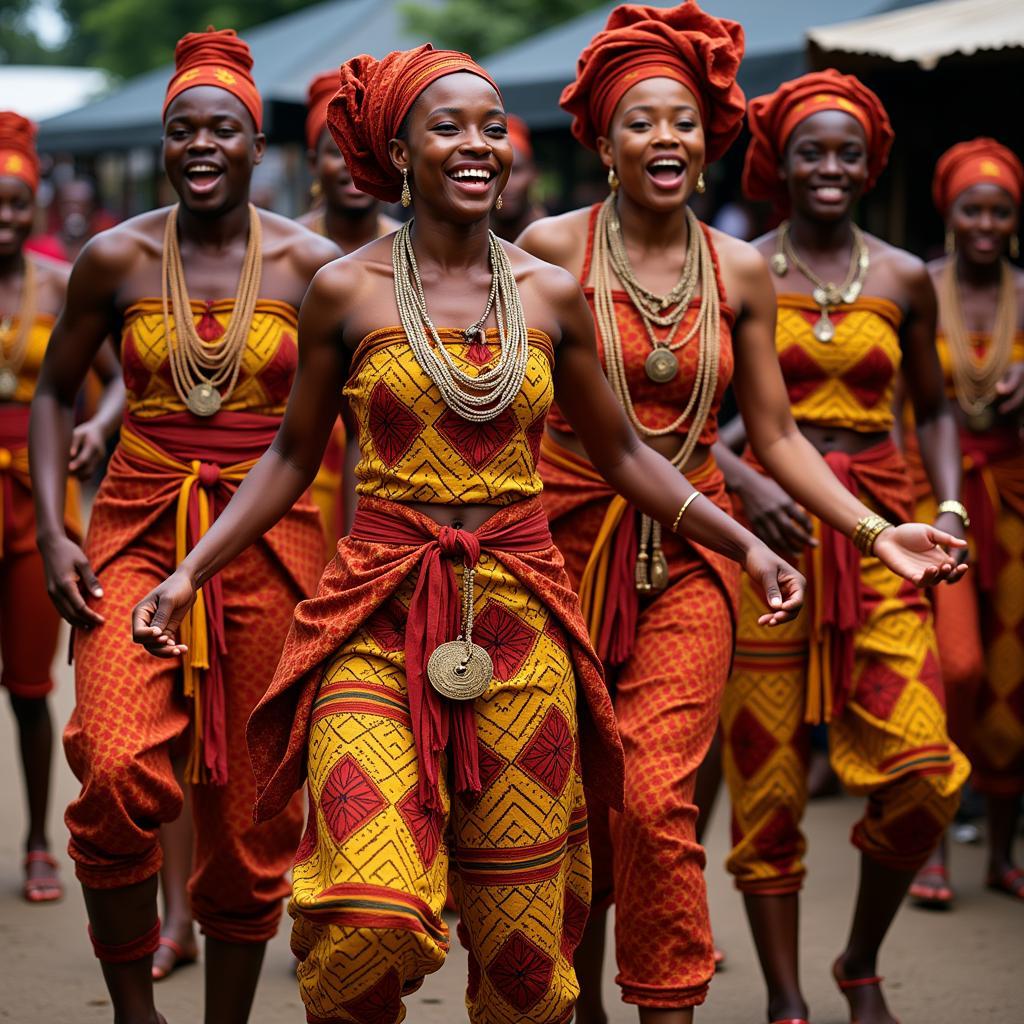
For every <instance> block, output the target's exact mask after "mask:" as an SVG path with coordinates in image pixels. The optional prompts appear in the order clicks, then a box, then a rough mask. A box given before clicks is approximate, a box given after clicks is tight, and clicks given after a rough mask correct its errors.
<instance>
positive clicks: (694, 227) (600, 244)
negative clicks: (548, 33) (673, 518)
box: [593, 195, 721, 592]
mask: <svg viewBox="0 0 1024 1024" xmlns="http://www.w3.org/2000/svg"><path fill="white" fill-rule="evenodd" d="M686 226H687V232H688V239H687V250H686V252H687V255H686V263H685V265H684V266H683V271H682V274H681V275H680V277H679V281H678V282H677V283H676V285H675V286H674V287H673V288H672V291H670V292H669V293H668V294H667V295H656V294H655V293H654V292H651V291H650V290H648V289H647V288H644V286H643V285H641V284H640V282H639V281H638V280H637V279H636V274H635V273H634V272H633V268H632V265H631V264H630V262H629V255H628V254H627V252H626V246H625V241H624V239H623V238H622V226H621V224H620V222H619V216H618V212H617V211H616V209H615V197H614V195H610V196H609V197H608V198H607V199H606V200H605V201H604V203H603V204H602V206H601V209H600V210H599V211H598V216H597V224H596V226H595V231H594V260H593V266H594V312H595V319H596V320H597V329H598V331H599V332H600V334H601V344H602V347H603V349H604V356H605V367H606V373H607V376H608V381H609V383H610V384H611V386H612V390H613V391H614V392H615V394H616V396H617V397H618V399H619V402H620V403H621V404H622V407H623V408H624V409H625V410H626V415H627V416H628V417H629V420H630V422H631V423H632V424H633V426H634V427H635V428H636V431H637V433H639V434H640V435H641V437H664V436H666V435H668V434H674V433H677V432H678V431H679V429H680V427H682V426H683V424H684V423H686V421H687V420H690V426H689V429H688V430H687V433H686V436H685V438H684V439H683V442H682V444H681V445H680V446H679V450H678V451H677V452H676V453H675V455H674V456H673V457H672V460H671V461H672V465H674V466H675V467H676V468H677V469H682V467H683V466H684V465H686V463H687V461H688V460H689V458H690V456H691V455H692V454H693V453H694V451H695V450H696V448H697V444H698V442H699V440H700V435H701V432H702V431H703V429H704V425H705V423H707V419H708V415H709V413H710V412H711V406H712V404H713V403H714V399H715V389H716V387H717V384H718V363H719V356H720V346H721V339H720V333H719V332H720V328H721V308H720V303H719V298H718V281H717V279H716V277H715V264H714V260H713V258H712V255H711V246H710V245H709V244H708V240H707V236H706V235H705V234H704V231H703V229H702V228H701V225H700V221H699V220H697V217H696V216H695V215H694V213H693V211H692V210H690V209H689V208H687V210H686ZM613 277H617V278H618V280H619V281H620V282H621V283H622V286H623V288H624V289H625V291H626V294H627V295H628V296H629V298H630V301H631V302H632V303H633V306H634V307H635V309H636V310H637V312H638V313H639V314H640V317H641V319H642V320H643V323H644V327H645V329H646V331H647V337H648V339H649V341H650V342H651V349H652V350H651V353H650V355H648V357H647V359H646V360H645V363H644V369H645V371H646V373H647V376H648V377H649V378H650V379H651V380H652V381H654V382H655V383H667V382H668V381H670V380H672V379H673V378H674V377H675V376H676V374H677V373H678V372H679V361H678V359H677V357H676V355H675V353H676V352H677V351H678V350H679V349H681V348H682V347H683V346H684V345H686V344H687V343H688V342H690V341H691V340H692V339H693V338H694V337H696V338H697V345H698V348H697V365H696V373H695V376H694V382H693V388H692V389H691V391H690V397H689V399H688V400H687V403H686V406H685V407H684V408H683V410H682V412H681V413H680V414H679V415H678V416H677V417H676V419H675V420H674V421H673V422H672V423H670V424H669V425H668V426H666V427H649V426H648V425H647V424H645V423H644V422H643V421H642V420H641V419H640V417H639V415H638V414H637V411H636V408H635V406H634V405H633V398H632V396H631V395H630V392H629V380H628V378H627V376H626V365H625V360H624V358H623V354H622V337H621V335H620V334H619V324H618V320H617V318H616V316H615V299H614V296H613ZM698 286H699V287H700V308H699V309H698V311H697V316H696V318H695V319H694V322H693V324H692V325H691V326H690V329H689V330H688V331H687V332H686V334H685V335H684V336H683V338H682V339H680V340H679V341H675V340H674V339H675V336H676V334H677V333H678V330H679V325H680V324H681V323H682V320H683V318H684V317H685V316H686V313H687V310H688V309H689V306H690V303H691V301H692V299H693V297H694V293H695V292H696V289H697V287H698ZM666 310H667V312H665V311H666ZM656 327H657V328H661V329H664V328H668V334H667V335H665V336H663V337H659V336H658V335H657V334H656V333H655V328H656ZM691 417H692V418H691ZM635 583H636V589H637V590H638V591H640V592H646V591H652V590H654V591H657V590H664V589H665V587H666V586H668V560H667V559H666V558H665V554H664V552H663V551H662V548H661V524H660V523H657V522H655V521H654V520H652V519H651V518H650V516H646V515H642V516H641V517H640V545H639V550H638V554H637V563H636V574H635Z"/></svg>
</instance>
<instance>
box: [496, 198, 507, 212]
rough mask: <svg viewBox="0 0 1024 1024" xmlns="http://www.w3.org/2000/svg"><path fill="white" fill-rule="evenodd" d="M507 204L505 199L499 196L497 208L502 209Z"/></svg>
mask: <svg viewBox="0 0 1024 1024" xmlns="http://www.w3.org/2000/svg"><path fill="white" fill-rule="evenodd" d="M504 205H505V200H504V199H502V198H501V196H498V201H497V202H496V203H495V204H494V208H495V209H496V210H500V209H501V208H502V207H503V206H504Z"/></svg>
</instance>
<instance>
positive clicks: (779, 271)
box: [768, 252, 789, 277]
mask: <svg viewBox="0 0 1024 1024" xmlns="http://www.w3.org/2000/svg"><path fill="white" fill-rule="evenodd" d="M768 264H769V266H770V267H771V268H772V273H773V274H775V276H776V277H785V276H786V272H787V271H788V270H789V260H787V259H786V254H785V253H784V252H777V253H775V254H774V255H773V256H772V258H771V259H770V260H769V261H768Z"/></svg>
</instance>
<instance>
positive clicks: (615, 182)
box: [608, 167, 619, 192]
mask: <svg viewBox="0 0 1024 1024" xmlns="http://www.w3.org/2000/svg"><path fill="white" fill-rule="evenodd" d="M608 187H609V188H610V189H611V190H612V191H613V192H618V191H619V176H618V175H617V174H616V173H615V168H614V167H609V168H608Z"/></svg>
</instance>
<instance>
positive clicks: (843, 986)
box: [832, 955, 900, 1024]
mask: <svg viewBox="0 0 1024 1024" xmlns="http://www.w3.org/2000/svg"><path fill="white" fill-rule="evenodd" d="M832 977H834V978H835V980H836V984H837V985H838V986H839V990H840V991H841V992H842V993H843V995H844V996H846V1001H847V1002H848V1003H849V1004H850V1019H851V1021H854V1022H856V1024H900V1022H899V1019H898V1018H896V1017H894V1016H893V1015H892V1014H891V1013H890V1012H889V1007H888V1006H887V1005H886V1003H885V997H884V996H883V995H882V979H881V978H880V977H879V976H878V975H876V974H867V973H866V972H861V971H857V970H855V969H854V968H853V967H852V966H848V965H847V964H846V958H845V955H843V956H840V957H839V959H838V960H836V962H835V963H834V964H833V965H832Z"/></svg>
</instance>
